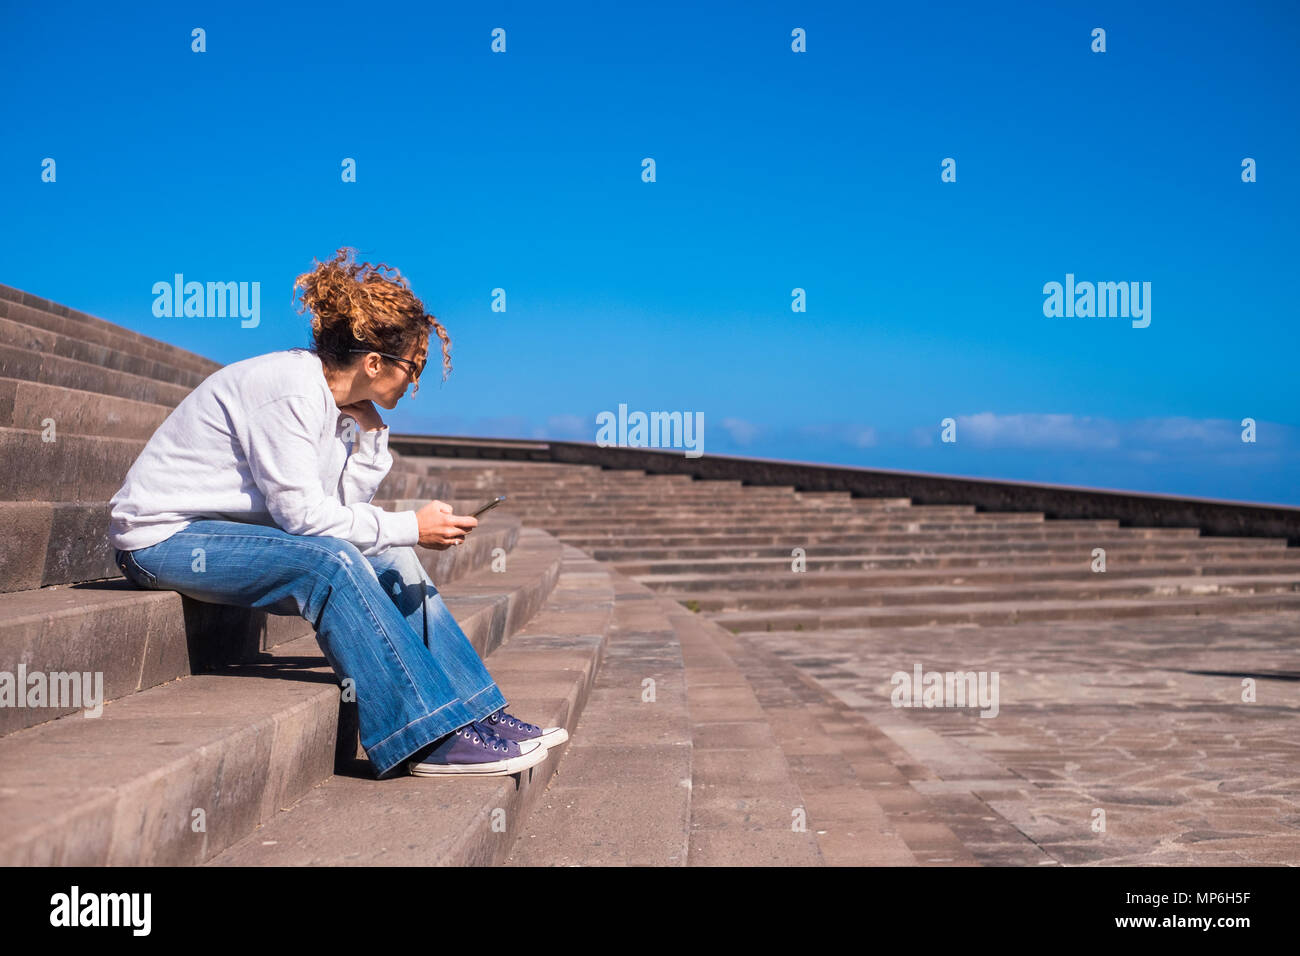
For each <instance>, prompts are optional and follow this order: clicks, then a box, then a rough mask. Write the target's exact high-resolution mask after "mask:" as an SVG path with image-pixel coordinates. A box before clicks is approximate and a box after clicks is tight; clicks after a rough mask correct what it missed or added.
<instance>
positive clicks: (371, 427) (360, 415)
mask: <svg viewBox="0 0 1300 956" xmlns="http://www.w3.org/2000/svg"><path fill="white" fill-rule="evenodd" d="M339 411H341V412H342V413H343V414H344V415H348V416H350V417H351V418H352V419H353V420H354V421H356V423H357V427H358V428H360V429H361V430H362V431H367V432H370V431H375V430H377V429H380V428H383V427H384V420H383V419H382V418H380V417H379V411H378V410H377V409H376V408H375V403H374V402H372V401H370V399H366V400H365V401H364V402H353V403H352V404H351V405H340V406H339Z"/></svg>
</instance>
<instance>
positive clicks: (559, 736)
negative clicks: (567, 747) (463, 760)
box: [482, 707, 569, 747]
mask: <svg viewBox="0 0 1300 956" xmlns="http://www.w3.org/2000/svg"><path fill="white" fill-rule="evenodd" d="M482 723H483V726H484V727H486V728H487V729H488V732H489V733H494V734H496V735H497V736H498V737H504V738H505V739H506V740H513V741H515V742H517V743H520V744H523V743H525V742H526V741H529V740H536V741H538V742H539V743H540V744H541V745H542V746H543V747H554V746H556V745H557V744H562V743H564V742H565V741H566V740H568V739H569V732H568V731H567V730H565V729H564V728H563V727H547V728H545V729H543V728H541V727H538V726H537V725H536V724H530V723H528V722H527V721H526V720H520V719H519V718H518V717H513V716H511V715H510V714H507V713H506V710H505V708H504V707H502V708H501V709H500V710H498V711H497V712H496V713H495V714H488V716H487V717H485V718H484V719H483V721H482Z"/></svg>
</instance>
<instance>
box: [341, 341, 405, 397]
mask: <svg viewBox="0 0 1300 956" xmlns="http://www.w3.org/2000/svg"><path fill="white" fill-rule="evenodd" d="M348 351H349V352H363V353H365V354H366V355H369V354H370V353H371V352H374V353H375V354H376V355H382V356H383V357H384V358H387V359H392V360H393V361H394V362H400V363H402V365H403V366H410V372H411V381H412V382H413V383H415V390H414V391H413V392H412V393H411V394H412V395H415V394H417V393H419V391H420V375H421V373H423V372H424V363H423V362H419V363H417V362H413V361H411V360H410V359H408V358H402V357H401V356H400V355H390V354H389V353H387V352H380V351H378V350H376V349H348Z"/></svg>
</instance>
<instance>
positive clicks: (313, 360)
mask: <svg viewBox="0 0 1300 956" xmlns="http://www.w3.org/2000/svg"><path fill="white" fill-rule="evenodd" d="M353 253H354V250H351V249H348V248H343V249H340V250H339V251H338V253H337V254H336V256H335V257H334V259H332V260H330V261H329V262H325V263H321V262H316V266H315V268H314V269H313V270H312V271H311V272H307V273H304V274H303V275H301V276H299V277H298V280H297V282H296V283H295V284H294V289H295V292H297V290H299V289H301V290H302V300H303V301H302V306H301V307H300V308H299V311H300V312H301V311H303V310H304V309H305V310H306V311H309V312H310V313H311V314H312V316H313V318H312V323H311V324H312V335H313V345H312V347H311V348H310V349H303V348H294V349H287V350H284V351H278V352H271V353H268V354H265V355H258V356H254V357H252V358H247V359H244V360H242V361H239V362H235V363H233V364H231V365H227V366H225V367H224V368H222V369H219V370H218V371H216V372H214V373H213V374H212V375H210V376H209V377H208V378H207V379H206V380H204V381H203V383H202V384H200V385H199V386H198V387H197V388H195V389H194V391H193V392H191V393H190V394H189V395H187V396H186V397H185V399H184V400H183V401H182V402H181V403H180V405H178V406H177V407H176V408H175V409H174V410H173V411H172V413H171V414H170V415H169V416H168V417H167V419H166V421H164V422H163V423H162V425H161V426H159V428H158V430H157V431H156V432H155V433H154V435H153V437H152V438H150V439H149V442H148V444H147V445H146V446H145V448H144V450H143V451H142V452H141V453H140V457H139V458H137V459H136V461H135V463H134V464H133V465H132V466H131V470H130V471H129V472H128V473H127V476H126V481H125V483H124V484H123V485H122V487H121V488H120V489H119V490H118V492H117V493H116V494H115V495H114V496H113V498H112V500H111V502H110V506H111V509H112V514H111V520H110V523H109V543H110V544H111V546H112V547H113V548H114V549H115V556H116V559H117V564H118V566H119V567H120V568H121V569H122V573H123V574H124V575H125V576H126V577H127V579H128V580H130V581H131V582H132V583H133V584H135V585H136V586H137V587H141V588H147V589H151V590H171V591H178V592H180V593H181V594H184V595H187V596H189V597H191V598H193V599H195V600H198V601H206V602H210V603H214V604H231V605H237V606H240V607H247V608H261V609H263V610H265V611H267V612H268V613H271V614H282V615H284V614H297V615H300V616H301V617H303V618H304V619H306V620H308V621H310V622H311V623H312V625H313V626H314V627H315V629H316V637H317V641H318V642H319V644H320V647H321V650H322V651H323V652H324V654H325V657H326V659H327V660H328V661H329V663H330V666H331V667H333V669H334V672H335V674H336V675H338V677H339V678H340V679H347V678H351V680H352V689H353V690H354V691H355V696H356V702H357V712H358V717H359V721H360V731H361V745H362V746H363V747H364V748H365V751H366V755H367V756H368V757H369V759H370V762H371V765H372V766H373V768H374V771H375V774H376V776H381V777H382V776H384V775H386V774H387V773H388V772H389V771H390V770H393V769H394V768H397V767H399V766H400V765H402V764H403V763H405V764H406V766H407V769H408V770H409V772H410V773H412V774H416V775H420V776H445V775H461V774H475V775H483V774H487V775H503V774H511V773H517V772H519V771H520V770H524V769H526V768H528V767H531V766H534V765H535V764H538V763H541V762H542V761H543V760H544V759H546V750H547V748H548V747H551V746H554V745H556V744H559V743H563V742H564V741H565V740H567V739H568V733H567V731H565V730H564V729H563V728H560V727H549V728H545V729H543V728H541V727H537V726H534V725H533V724H529V723H526V722H524V721H521V720H519V719H518V718H515V717H513V716H511V715H510V714H507V713H506V712H505V707H506V700H505V698H504V697H503V696H502V694H501V691H500V690H499V689H498V688H497V685H496V683H495V682H494V681H493V680H492V676H491V675H490V674H489V673H488V671H487V669H486V668H485V667H484V664H483V661H482V659H481V658H480V657H479V655H478V653H477V652H476V651H475V650H474V647H473V645H472V644H471V643H470V641H469V639H468V638H467V637H466V636H465V633H464V632H463V631H462V630H461V628H460V626H459V625H458V624H457V623H456V621H455V619H454V618H453V617H452V616H451V613H450V612H449V611H448V610H447V607H446V605H445V604H444V603H443V599H442V596H441V595H440V594H439V593H438V589H437V588H436V587H435V586H434V584H433V582H432V581H431V580H430V579H429V576H428V574H427V573H426V572H425V570H424V567H423V566H422V565H421V564H420V560H419V558H418V557H417V555H416V553H415V550H414V546H415V545H419V546H420V547H423V548H432V549H436V550H445V549H446V548H449V547H455V546H457V545H459V544H461V543H462V542H463V541H464V540H465V535H466V534H467V533H468V532H469V531H470V530H471V529H473V528H474V527H475V526H476V525H477V524H478V521H477V520H476V519H475V518H472V517H468V516H458V515H454V514H452V509H451V506H450V505H448V504H445V503H444V502H441V501H433V502H430V503H429V504H427V505H425V506H424V507H422V508H420V509H419V510H418V511H403V512H388V511H384V510H383V509H381V508H379V507H378V506H376V505H372V504H370V500H371V499H372V498H373V497H374V494H375V490H376V489H377V488H378V487H379V484H380V482H381V481H383V479H384V476H385V475H386V474H387V473H388V470H389V468H391V467H392V464H393V458H392V455H391V454H389V452H388V426H387V425H385V424H384V422H383V420H382V419H381V418H380V416H379V413H378V411H377V410H376V408H375V404H376V403H377V404H379V405H381V406H383V407H384V408H387V409H391V408H393V407H395V406H396V404H397V402H398V400H399V399H401V398H402V397H403V395H404V394H405V392H406V388H407V386H408V385H409V384H410V383H412V382H413V383H414V384H415V391H416V392H418V391H419V379H420V373H421V372H422V371H423V370H424V363H425V359H426V357H427V355H428V347H429V332H430V330H431V329H432V330H433V331H434V332H436V333H437V335H438V338H439V341H440V342H441V344H442V378H443V379H444V380H445V379H446V377H447V373H448V372H449V371H450V370H451V359H450V345H451V339H450V338H449V337H448V335H447V331H446V329H444V328H443V327H442V325H441V324H440V323H439V322H438V320H437V319H436V318H434V317H433V316H431V315H428V314H427V313H426V312H425V310H424V306H423V304H422V303H421V302H420V300H419V299H417V298H416V297H415V295H414V293H412V292H411V291H410V288H409V286H408V283H407V281H406V279H405V278H403V277H402V276H401V274H400V273H399V272H398V271H397V270H395V269H392V270H389V267H387V266H385V265H383V264H382V263H381V264H380V265H378V266H372V265H371V264H370V263H360V264H358V263H356V262H355V261H354V259H353ZM385 271H391V272H392V275H391V276H389V275H385V274H384V273H385ZM345 419H351V420H352V422H354V423H355V425H353V424H351V423H349V422H347V421H345ZM353 435H354V441H353V444H352V448H351V454H349V453H348V445H347V443H346V440H347V439H348V437H349V436H353Z"/></svg>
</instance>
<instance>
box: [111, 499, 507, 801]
mask: <svg viewBox="0 0 1300 956" xmlns="http://www.w3.org/2000/svg"><path fill="white" fill-rule="evenodd" d="M114 557H115V559H116V561H117V565H118V567H119V568H121V569H122V573H123V575H125V576H126V578H127V580H129V581H131V583H132V584H134V585H135V586H137V587H140V588H144V589H147V590H165V591H178V592H180V593H181V594H184V595H186V596H188V597H191V598H193V599H195V600H197V601H205V602H208V603H211V604H231V605H237V606H239V607H247V608H261V609H262V610H264V611H266V612H267V613H269V614H280V615H294V614H296V615H298V616H299V617H302V618H303V619H304V620H307V621H310V622H311V624H312V626H313V627H315V629H316V639H317V642H318V643H319V644H320V648H321V650H322V651H323V652H324V654H325V658H326V660H328V661H329V663H330V666H331V667H333V668H334V672H335V674H336V675H338V677H339V678H340V679H341V682H342V680H344V679H347V678H351V679H352V681H353V690H354V691H355V694H356V701H357V715H358V720H359V723H360V731H361V746H362V747H363V748H365V751H366V756H367V757H369V758H370V762H371V764H372V765H373V767H374V770H375V774H376V775H377V776H382V775H384V774H385V773H387V772H388V771H389V770H391V769H393V768H394V767H396V766H397V765H398V764H400V763H401V762H402V761H403V760H404V759H405V758H407V757H409V756H410V755H411V754H413V753H415V752H416V751H417V750H419V749H420V748H422V747H424V746H425V745H426V744H429V743H432V742H433V741H435V740H437V739H438V738H439V737H442V736H444V735H446V734H449V733H451V732H452V731H454V730H456V729H458V728H460V727H463V726H465V725H466V724H468V723H469V722H470V721H473V720H482V719H483V718H485V717H487V716H488V715H489V714H491V713H493V712H495V711H497V710H498V709H500V708H502V707H505V706H506V699H505V698H504V697H503V696H502V694H501V691H500V689H499V688H498V687H497V685H496V682H495V681H493V680H492V676H491V675H490V674H489V673H488V671H487V668H486V667H485V666H484V664H483V660H482V658H480V657H479V655H478V652H477V651H476V650H474V645H473V644H471V643H470V641H469V638H467V637H466V636H465V632H464V631H462V630H461V628H460V625H458V624H457V623H456V620H455V618H453V617H452V616H451V612H450V611H448V610H447V606H446V604H444V603H443V600H442V596H441V595H440V594H439V593H438V589H437V588H436V587H434V584H433V582H432V581H431V580H430V579H429V575H428V573H427V572H426V571H425V570H424V567H423V566H422V565H421V564H420V560H419V558H418V557H417V556H416V554H415V549H414V548H410V547H398V548H389V549H387V550H386V551H383V552H381V553H379V554H377V555H371V556H366V555H363V554H362V553H361V551H360V550H359V549H358V548H357V547H356V546H355V545H353V544H352V543H350V542H348V541H344V540H343V539H341V538H332V537H326V536H307V535H293V534H289V533H287V532H285V531H283V530H281V529H280V528H277V527H273V526H268V525H260V524H252V523H246V522H240V521H219V520H213V519H202V520H199V521H194V522H192V523H191V524H189V525H188V526H187V527H185V528H183V529H182V530H180V531H178V532H176V533H175V534H173V535H172V536H171V537H169V538H167V539H166V540H164V541H161V542H159V543H158V544H155V545H151V546H150V547H147V548H138V549H136V550H135V551H122V550H116V551H115V555H114Z"/></svg>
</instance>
